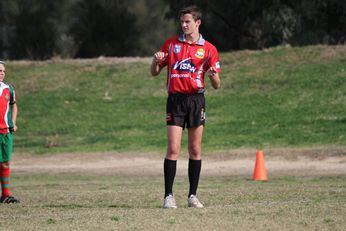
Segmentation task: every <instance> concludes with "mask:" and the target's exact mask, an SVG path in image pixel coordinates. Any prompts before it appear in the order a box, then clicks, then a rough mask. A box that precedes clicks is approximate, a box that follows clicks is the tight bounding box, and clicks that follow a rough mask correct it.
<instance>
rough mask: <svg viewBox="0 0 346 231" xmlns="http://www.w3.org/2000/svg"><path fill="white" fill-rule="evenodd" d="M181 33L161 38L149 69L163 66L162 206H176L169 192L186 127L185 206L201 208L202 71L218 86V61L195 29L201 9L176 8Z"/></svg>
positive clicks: (157, 70) (203, 99) (160, 68)
mask: <svg viewBox="0 0 346 231" xmlns="http://www.w3.org/2000/svg"><path fill="white" fill-rule="evenodd" d="M179 17H180V25H181V29H182V31H183V34H182V35H180V36H174V37H172V38H169V39H167V40H166V41H165V43H164V44H163V45H162V47H161V49H160V51H158V52H156V53H155V54H154V57H153V61H152V63H151V67H150V71H151V74H152V75H153V76H156V75H158V74H159V73H160V72H161V70H162V68H164V67H165V66H167V84H166V85H167V90H168V98H167V104H166V123H167V140H168V147H167V154H166V157H165V159H164V180H165V195H164V202H163V207H164V208H177V205H176V202H175V198H174V196H173V182H174V178H175V174H176V168H177V167H176V166H177V159H178V155H179V152H180V146H181V137H182V132H183V130H184V129H185V127H186V128H187V130H188V151H189V166H188V176H189V182H190V189H189V193H188V200H187V202H188V207H193V208H203V204H202V203H201V202H200V201H199V200H198V198H197V195H196V194H197V187H198V182H199V176H200V172H201V166H202V160H201V143H202V134H203V128H204V124H205V98H204V94H203V93H204V90H205V84H204V75H205V74H206V75H207V76H208V77H209V79H210V81H211V85H212V87H213V88H214V89H218V88H219V87H220V78H219V74H218V73H219V72H220V71H221V69H220V63H219V57H218V52H217V49H216V48H215V47H214V46H213V45H212V44H211V43H209V42H208V41H206V40H204V39H203V37H202V35H201V34H200V33H199V26H200V25H201V20H202V13H201V10H200V9H199V8H198V7H196V6H189V7H186V8H184V9H182V10H180V12H179Z"/></svg>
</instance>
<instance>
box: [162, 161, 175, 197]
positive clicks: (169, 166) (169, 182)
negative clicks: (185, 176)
mask: <svg viewBox="0 0 346 231" xmlns="http://www.w3.org/2000/svg"><path fill="white" fill-rule="evenodd" d="M163 171H164V175H165V197H166V196H168V195H173V182H174V178H175V173H176V171H177V161H176V160H169V159H165V161H164V164H163Z"/></svg>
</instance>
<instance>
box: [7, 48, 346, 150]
mask: <svg viewBox="0 0 346 231" xmlns="http://www.w3.org/2000/svg"><path fill="white" fill-rule="evenodd" d="M220 59H221V63H222V74H221V79H222V88H221V89H220V90H218V91H215V90H212V89H211V87H210V84H209V83H207V84H208V89H207V92H206V98H207V125H206V128H205V133H204V141H203V145H204V146H203V148H204V150H205V151H206V152H209V151H217V150H221V151H222V150H228V149H232V148H239V147H251V148H275V147H309V146H321V145H323V146H326V145H327V146H328V145H338V146H345V145H346V138H345V134H346V116H345V115H346V100H345V99H346V69H345V66H346V52H345V48H344V47H343V46H339V47H328V46H311V47H302V48H285V47H278V48H274V49H270V50H266V51H258V52H249V51H242V52H233V53H224V54H221V55H220ZM6 78H7V79H6V80H7V81H8V82H11V83H13V84H14V85H15V87H16V90H17V97H18V105H19V110H20V111H19V112H20V113H19V117H18V122H17V123H18V127H19V130H18V132H17V134H16V136H15V151H17V152H33V153H47V152H52V153H54V152H94V151H114V150H115V151H136V152H150V151H162V150H165V146H166V138H165V135H166V131H165V103H166V90H165V71H163V73H162V74H161V75H160V76H159V77H157V78H153V77H150V75H149V65H148V64H144V63H128V64H116V63H113V64H109V63H108V64H107V63H103V62H102V61H98V60H95V62H94V63H91V64H85V63H83V62H82V63H79V64H78V63H66V62H36V63H35V62H30V63H24V64H23V63H22V62H8V65H7V77H6ZM185 140H186V134H185V135H184V141H183V147H182V148H183V149H184V148H185V147H186V141H185ZM47 147H53V148H47Z"/></svg>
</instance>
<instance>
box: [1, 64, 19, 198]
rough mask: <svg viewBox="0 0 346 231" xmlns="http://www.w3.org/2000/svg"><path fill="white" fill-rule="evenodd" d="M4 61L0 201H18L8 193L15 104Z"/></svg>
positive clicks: (14, 125)
mask: <svg viewBox="0 0 346 231" xmlns="http://www.w3.org/2000/svg"><path fill="white" fill-rule="evenodd" d="M5 72H6V69H5V63H4V62H2V61H0V181H1V197H0V203H4V204H9V203H18V202H19V200H18V199H17V198H15V197H13V196H12V195H11V193H10V160H11V156H12V144H13V139H12V132H15V131H16V130H17V126H16V119H17V112H18V109H17V104H16V94H15V91H14V88H13V87H12V86H11V85H9V84H6V83H4V82H3V80H4V78H5Z"/></svg>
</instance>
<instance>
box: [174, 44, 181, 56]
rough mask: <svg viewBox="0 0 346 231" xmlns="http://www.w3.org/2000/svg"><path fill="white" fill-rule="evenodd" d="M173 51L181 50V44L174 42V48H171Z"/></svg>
mask: <svg viewBox="0 0 346 231" xmlns="http://www.w3.org/2000/svg"><path fill="white" fill-rule="evenodd" d="M173 51H174V53H176V54H177V53H179V52H180V51H181V45H179V44H175V45H174V49H173Z"/></svg>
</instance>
